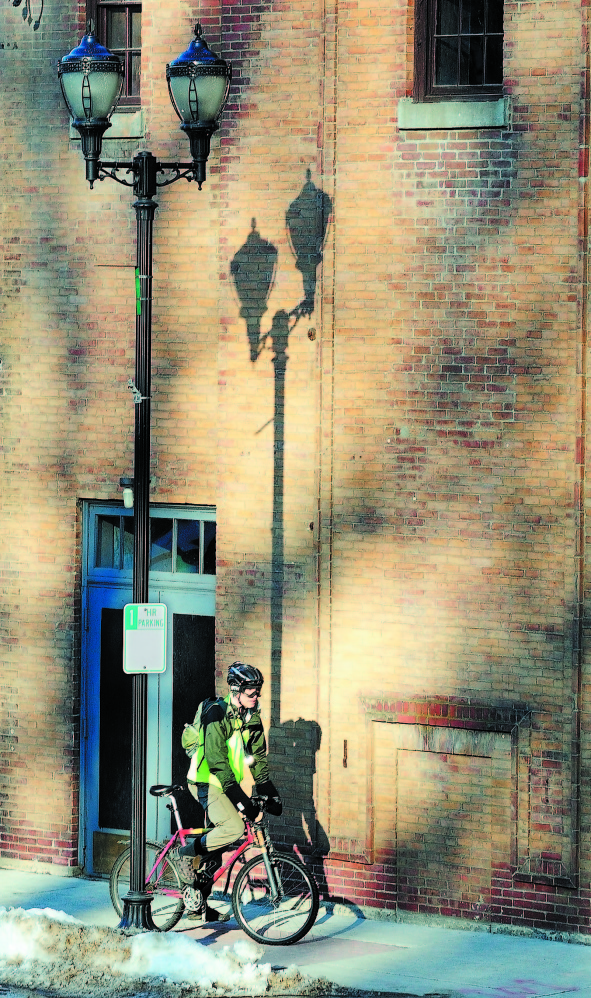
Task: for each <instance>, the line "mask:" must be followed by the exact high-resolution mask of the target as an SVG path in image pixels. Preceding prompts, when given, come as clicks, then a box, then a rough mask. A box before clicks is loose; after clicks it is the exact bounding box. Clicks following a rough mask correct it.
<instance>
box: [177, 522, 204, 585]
mask: <svg viewBox="0 0 591 998" xmlns="http://www.w3.org/2000/svg"><path fill="white" fill-rule="evenodd" d="M200 528H201V523H200V521H199V520H177V541H176V569H175V571H177V572H191V573H197V572H198V571H199V535H200Z"/></svg>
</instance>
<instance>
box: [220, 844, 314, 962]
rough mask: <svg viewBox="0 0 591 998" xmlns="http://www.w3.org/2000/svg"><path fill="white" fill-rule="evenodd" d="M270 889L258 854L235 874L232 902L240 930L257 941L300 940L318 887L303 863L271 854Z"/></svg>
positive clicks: (311, 915)
mask: <svg viewBox="0 0 591 998" xmlns="http://www.w3.org/2000/svg"><path fill="white" fill-rule="evenodd" d="M273 868H274V872H275V877H276V878H277V879H278V880H279V883H280V889H279V891H274V890H272V888H271V885H270V883H269V880H268V876H267V870H266V868H265V864H264V862H263V858H262V857H261V856H258V857H255V858H254V859H253V860H251V861H250V862H249V863H247V865H246V866H245V867H244V869H243V870H242V871H241V872H240V873H239V874H238V876H237V877H236V882H235V885H234V891H233V893H232V904H233V907H234V913H235V915H236V919H237V921H238V922H239V924H240V925H241V926H242V928H243V929H244V931H245V932H246V933H247V934H248V935H249V936H251V937H252V938H253V939H256V940H257V941H258V942H263V943H267V944H268V945H279V944H286V943H290V942H295V941H296V940H297V939H301V938H302V936H304V935H305V934H306V932H308V931H309V930H310V928H311V927H312V925H313V924H314V921H315V919H316V915H317V912H318V890H317V887H316V884H315V882H314V880H313V878H312V876H311V875H310V873H309V872H308V870H307V869H306V867H305V866H303V864H301V863H300V862H299V861H298V860H296V859H295V858H292V857H291V856H281V855H275V857H274V859H273Z"/></svg>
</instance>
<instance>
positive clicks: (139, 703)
mask: <svg viewBox="0 0 591 998" xmlns="http://www.w3.org/2000/svg"><path fill="white" fill-rule="evenodd" d="M123 75H124V70H123V66H122V64H121V61H120V59H119V58H118V57H117V56H116V55H113V54H112V53H111V52H109V50H108V49H106V48H104V46H102V45H101V44H100V43H99V42H98V41H97V39H96V37H95V35H94V33H93V30H92V26H90V27H89V30H88V32H87V34H86V35H85V37H84V38H83V39H82V41H81V43H80V45H79V46H78V47H77V48H75V49H73V50H72V51H71V52H70V53H69V55H66V56H64V57H63V59H61V60H60V62H59V65H58V76H59V80H60V84H61V88H62V93H63V96H64V100H65V102H66V104H67V106H68V110H69V112H70V115H71V118H72V124H73V126H74V128H76V129H77V131H78V132H79V134H80V138H81V140H82V152H83V154H84V159H85V161H86V179H87V180H88V181H89V183H90V187H91V188H92V187H93V186H94V183H95V182H96V181H97V180H104V179H106V178H109V179H111V180H115V181H117V183H119V184H123V185H124V186H126V187H132V188H133V193H134V195H135V197H136V199H137V200H136V201H135V202H134V204H133V207H134V209H135V213H136V223H137V261H136V262H137V266H136V297H137V301H136V342H135V381H134V382H133V383H131V387H132V390H133V397H134V403H135V405H134V409H135V444H134V479H133V485H134V542H133V602H134V603H147V602H148V595H149V588H148V587H149V568H150V393H151V342H152V232H153V223H154V216H155V212H156V208H157V207H158V205H157V202H156V201H155V200H154V197H155V195H156V193H157V191H158V188H159V187H165V186H168V185H169V184H173V183H175V182H176V181H177V180H181V179H183V178H184V179H186V180H188V181H193V180H194V181H196V183H197V185H198V187H199V190H201V186H202V184H203V183H204V181H205V179H206V163H207V157H208V155H209V149H210V141H211V136H212V135H213V133H214V132H215V131H216V130H217V129H218V127H219V125H218V120H219V117H220V115H221V113H222V111H223V108H224V105H225V103H226V100H227V97H228V91H229V88H230V80H231V69H230V67H229V66H228V64H227V63H226V62H225V61H224V60H223V59H219V58H218V57H217V56H216V55H215V54H214V53H213V52H212V51H211V50H210V49H209V48H208V46H207V44H206V42H205V40H204V39H203V38H202V37H201V25H199V24H198V25H197V27H196V28H195V38H194V39H193V40H192V42H191V44H190V45H189V47H188V49H187V50H186V51H185V52H183V53H182V55H180V56H179V57H178V58H177V59H175V60H173V62H171V63H170V64H169V65H168V66H167V67H166V79H167V81H168V88H169V94H170V99H171V102H172V105H173V107H174V109H175V111H176V113H177V115H178V116H179V118H180V119H181V122H182V124H181V129H182V130H183V131H184V132H186V134H187V136H188V138H189V144H190V151H191V162H190V163H163V162H160V161H159V160H157V159H156V158H155V156H153V155H152V153H151V152H139V153H138V154H137V155H136V156H134V158H133V160H132V161H131V162H119V161H115V162H103V161H102V160H101V148H102V139H103V135H104V133H105V132H106V130H107V129H108V128H110V127H111V123H110V118H111V115H112V113H113V111H114V109H115V106H116V104H117V101H118V99H119V95H120V93H121V87H122V83H123ZM120 173H122V174H123V175H122V176H120V175H119V174H120ZM161 174H164V175H165V176H164V178H163V179H159V177H160V175H161ZM166 174H169V176H166ZM130 175H131V177H132V179H131V180H130V179H127V178H129V176H130ZM147 679H148V677H147V675H145V674H137V675H133V676H132V721H131V723H132V751H131V770H132V774H131V776H132V785H131V864H130V885H129V886H130V889H129V893H128V894H127V896H126V897H125V898H124V908H123V915H122V918H121V922H120V926H119V927H120V928H127V929H135V930H144V929H155V928H156V927H155V925H154V923H153V920H152V914H151V910H150V904H151V895H150V894H149V893H148V892H147V891H146V890H145V866H146V849H145V840H146V733H147Z"/></svg>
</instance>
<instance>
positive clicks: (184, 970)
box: [115, 932, 271, 995]
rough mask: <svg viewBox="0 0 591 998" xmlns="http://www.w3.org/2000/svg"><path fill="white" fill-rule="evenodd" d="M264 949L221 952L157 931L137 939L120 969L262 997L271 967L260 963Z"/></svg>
mask: <svg viewBox="0 0 591 998" xmlns="http://www.w3.org/2000/svg"><path fill="white" fill-rule="evenodd" d="M263 952H264V951H263V949H262V948H260V947H258V946H256V945H255V944H254V943H250V942H246V941H244V942H239V943H235V945H234V946H233V947H232V948H229V947H228V946H224V948H223V950H222V951H221V953H220V952H219V950H218V951H217V952H214V951H212V949H211V948H210V947H208V946H203V945H202V944H201V943H198V942H196V941H195V940H194V939H188V938H186V937H185V936H179V935H177V934H176V933H173V934H171V935H160V934H155V933H153V932H149V933H144V934H142V935H137V936H133V938H132V939H131V955H130V957H129V959H126V960H124V961H123V962H122V963H120V964H119V965H118V966H117V967H115V969H116V970H119V971H120V972H121V973H123V974H127V975H128V976H131V977H142V976H148V977H165V978H166V980H167V981H174V982H175V983H176V984H198V985H199V986H200V987H202V988H211V987H212V986H213V985H216V986H217V987H222V988H232V989H235V988H240V989H244V988H247V989H248V994H249V995H250V994H252V995H262V994H264V993H265V991H266V989H267V981H268V978H269V974H270V973H271V964H270V963H265V964H261V965H259V964H257V963H256V960H257V959H259V958H260V957H261V956H262V954H263Z"/></svg>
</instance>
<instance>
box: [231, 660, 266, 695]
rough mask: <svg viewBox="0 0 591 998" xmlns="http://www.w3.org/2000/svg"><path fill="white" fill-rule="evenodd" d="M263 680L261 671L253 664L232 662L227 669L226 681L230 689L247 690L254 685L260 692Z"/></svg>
mask: <svg viewBox="0 0 591 998" xmlns="http://www.w3.org/2000/svg"><path fill="white" fill-rule="evenodd" d="M264 681H265V680H264V679H263V674H262V672H259V670H258V669H256V668H255V667H254V665H247V664H246V663H245V662H233V663H232V665H231V666H230V668H229V669H228V675H227V683H228V686H229V687H230V689H238V690H248V689H250V688H251V687H255V688H256V689H257V690H259V692H260V689H261V686H262V685H263V683H264Z"/></svg>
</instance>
